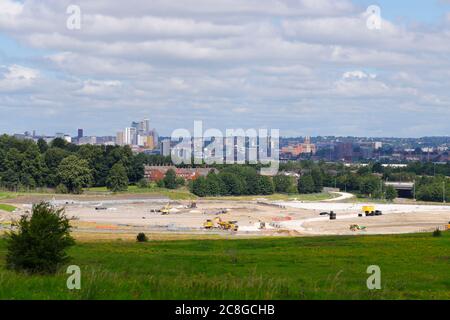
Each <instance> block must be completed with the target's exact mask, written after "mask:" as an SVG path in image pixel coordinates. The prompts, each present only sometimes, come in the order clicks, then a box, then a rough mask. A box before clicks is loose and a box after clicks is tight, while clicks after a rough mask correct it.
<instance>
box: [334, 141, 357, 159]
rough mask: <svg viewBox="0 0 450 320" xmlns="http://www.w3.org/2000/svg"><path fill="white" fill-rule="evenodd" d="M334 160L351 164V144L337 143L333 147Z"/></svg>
mask: <svg viewBox="0 0 450 320" xmlns="http://www.w3.org/2000/svg"><path fill="white" fill-rule="evenodd" d="M335 158H336V160H344V161H348V162H351V161H352V160H353V143H351V142H339V143H337V144H336V146H335Z"/></svg>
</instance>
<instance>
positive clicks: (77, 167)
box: [58, 155, 92, 193]
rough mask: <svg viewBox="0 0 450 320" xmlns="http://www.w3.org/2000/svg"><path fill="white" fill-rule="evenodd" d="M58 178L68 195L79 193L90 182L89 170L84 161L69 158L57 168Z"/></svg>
mask: <svg viewBox="0 0 450 320" xmlns="http://www.w3.org/2000/svg"><path fill="white" fill-rule="evenodd" d="M58 177H59V180H60V181H61V183H62V184H64V185H65V186H66V187H67V190H69V192H70V193H81V192H82V191H83V188H84V187H88V186H89V185H90V184H91V182H92V174H91V169H90V168H89V164H88V162H87V161H86V160H83V159H80V158H78V157H77V156H73V155H72V156H69V157H67V158H65V159H64V160H62V161H61V163H60V165H59V166H58Z"/></svg>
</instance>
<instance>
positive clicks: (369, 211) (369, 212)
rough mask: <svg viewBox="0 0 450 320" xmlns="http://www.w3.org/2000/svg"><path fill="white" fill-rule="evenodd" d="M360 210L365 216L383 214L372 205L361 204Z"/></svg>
mask: <svg viewBox="0 0 450 320" xmlns="http://www.w3.org/2000/svg"><path fill="white" fill-rule="evenodd" d="M362 211H363V212H364V213H365V215H366V217H373V216H381V215H382V214H383V212H381V211H380V210H375V207H374V206H363V207H362Z"/></svg>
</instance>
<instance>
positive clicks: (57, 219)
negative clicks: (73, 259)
mask: <svg viewBox="0 0 450 320" xmlns="http://www.w3.org/2000/svg"><path fill="white" fill-rule="evenodd" d="M73 244H74V240H73V238H72V237H71V236H70V224H69V220H68V219H67V218H66V216H65V215H64V209H55V208H54V207H52V206H50V205H49V204H48V203H44V202H43V203H39V204H36V205H34V206H33V209H32V215H31V217H28V216H22V218H21V219H20V220H19V222H18V223H17V231H13V232H11V233H9V234H8V235H7V249H8V252H7V255H6V265H7V267H8V268H9V269H13V270H17V271H27V272H31V273H55V272H56V271H57V270H58V267H59V266H60V265H61V264H62V263H65V262H67V261H68V260H69V257H68V255H67V254H66V252H65V250H66V249H67V248H68V247H70V246H72V245H73Z"/></svg>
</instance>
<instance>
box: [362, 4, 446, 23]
mask: <svg viewBox="0 0 450 320" xmlns="http://www.w3.org/2000/svg"><path fill="white" fill-rule="evenodd" d="M354 3H356V4H359V5H362V6H363V7H368V6H369V5H378V6H379V7H380V8H381V9H382V16H384V17H386V18H387V19H389V20H391V21H404V20H406V21H407V22H412V23H414V22H421V23H426V24H435V23H437V22H438V21H439V20H440V19H442V18H443V17H444V15H445V14H446V13H447V12H448V11H449V7H450V4H449V3H445V2H444V1H441V0H377V1H372V0H354Z"/></svg>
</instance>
